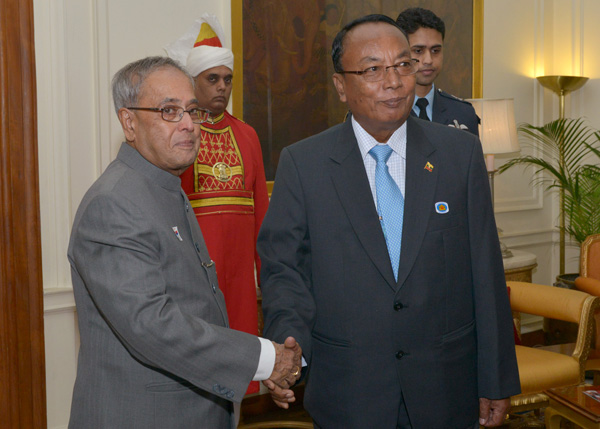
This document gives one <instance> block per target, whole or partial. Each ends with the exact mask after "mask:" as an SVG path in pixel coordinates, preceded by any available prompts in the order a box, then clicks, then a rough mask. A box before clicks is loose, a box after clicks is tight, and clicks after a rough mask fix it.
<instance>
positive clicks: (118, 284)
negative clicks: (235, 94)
mask: <svg viewBox="0 0 600 429" xmlns="http://www.w3.org/2000/svg"><path fill="white" fill-rule="evenodd" d="M113 98H114V104H115V110H116V112H117V115H118V117H119V121H120V123H121V127H122V128H123V132H124V134H125V140H126V142H125V143H123V144H122V146H121V149H120V150H119V153H118V155H117V159H116V160H115V161H113V162H112V163H111V164H110V165H109V166H108V167H107V169H106V170H105V171H104V173H103V174H102V175H101V176H100V178H99V179H98V180H97V181H96V182H95V183H94V184H93V185H92V187H91V188H90V189H89V191H88V192H87V193H86V195H85V196H84V198H83V200H82V202H81V204H80V206H79V209H78V211H77V215H76V217H75V221H74V224H73V229H72V233H71V240H70V243H69V250H68V257H69V262H70V264H71V274H72V281H73V292H74V295H75V301H76V304H77V314H78V319H79V331H80V338H81V346H80V350H79V360H78V367H77V379H76V381H75V387H74V391H73V402H72V406H71V419H70V422H69V427H70V428H110V429H113V428H140V429H142V428H143V429H147V428H157V429H159V428H160V429H163V428H179V427H194V428H201V427H204V428H231V429H232V428H234V427H235V421H234V419H233V412H232V410H233V406H232V402H237V403H239V402H240V401H241V400H242V398H243V397H244V394H245V392H246V389H247V387H248V383H249V382H250V381H251V380H252V379H254V380H266V379H271V382H272V383H276V384H277V385H278V386H281V388H283V389H285V390H286V391H287V389H286V388H287V387H289V386H290V385H291V384H293V383H294V382H295V381H296V380H297V379H298V378H299V373H300V366H301V361H300V355H301V350H300V348H299V347H298V345H297V344H296V343H295V341H294V339H293V338H288V339H286V340H285V345H283V344H275V343H272V342H271V341H268V340H265V339H263V338H257V337H256V336H253V335H249V334H247V333H244V332H239V331H235V330H232V329H229V322H228V319H227V311H226V308H225V301H224V299H223V294H222V292H221V290H220V289H219V284H218V281H217V276H216V271H215V264H214V262H213V261H212V260H211V259H210V256H209V254H208V251H207V249H206V245H205V243H204V239H203V237H202V232H201V231H200V228H199V226H198V222H197V221H196V217H195V216H194V212H193V210H192V208H191V206H190V202H189V200H188V198H187V196H186V195H185V193H184V192H183V190H182V189H181V180H180V178H179V176H180V175H181V174H182V173H183V171H184V170H185V169H186V168H188V167H189V166H190V165H191V164H192V163H193V162H194V159H195V158H196V156H197V154H198V148H199V145H200V139H199V136H200V124H202V123H203V122H205V121H206V120H207V119H208V113H207V111H206V110H204V109H202V108H201V107H200V106H199V104H198V100H197V99H196V96H195V95H194V84H193V80H192V78H191V76H190V75H189V74H188V73H187V72H186V71H185V70H184V69H183V68H182V67H181V66H180V65H178V64H177V63H176V62H175V61H173V60H171V59H169V58H163V57H149V58H145V59H143V60H139V61H136V62H133V63H131V64H128V65H127V66H125V67H124V68H122V69H121V70H120V71H119V72H117V73H116V74H115V76H114V78H113ZM290 392H291V391H290Z"/></svg>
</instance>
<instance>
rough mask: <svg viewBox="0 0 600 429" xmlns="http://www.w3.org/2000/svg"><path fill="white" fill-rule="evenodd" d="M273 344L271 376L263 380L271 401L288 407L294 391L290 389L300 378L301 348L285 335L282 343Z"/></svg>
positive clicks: (292, 400)
mask: <svg viewBox="0 0 600 429" xmlns="http://www.w3.org/2000/svg"><path fill="white" fill-rule="evenodd" d="M273 345H274V346H275V367H274V368H273V372H272V373H271V376H270V377H269V378H268V379H267V380H265V381H263V384H264V385H265V386H266V387H267V388H268V389H269V392H270V393H271V397H272V398H273V401H274V402H275V403H276V404H277V405H278V406H279V407H281V408H288V407H289V403H290V402H294V401H295V400H296V398H295V397H294V392H293V391H292V390H291V389H290V387H292V386H293V385H294V384H295V383H296V381H298V379H299V378H300V373H301V371H302V349H301V348H300V346H299V345H298V343H297V342H296V340H295V339H294V337H287V338H286V339H285V341H284V343H283V344H277V343H275V342H274V343H273Z"/></svg>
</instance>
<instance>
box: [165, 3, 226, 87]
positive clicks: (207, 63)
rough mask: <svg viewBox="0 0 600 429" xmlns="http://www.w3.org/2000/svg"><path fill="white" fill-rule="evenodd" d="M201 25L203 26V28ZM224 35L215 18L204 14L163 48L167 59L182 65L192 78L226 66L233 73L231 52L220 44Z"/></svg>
mask: <svg viewBox="0 0 600 429" xmlns="http://www.w3.org/2000/svg"><path fill="white" fill-rule="evenodd" d="M202 24H205V25H204V27H203V26H202ZM207 26H208V28H207ZM213 33H214V35H213ZM224 34H225V33H224V31H223V27H221V24H220V23H219V20H218V19H217V17H216V16H215V15H211V14H208V13H205V14H203V15H202V16H201V17H200V18H198V19H197V20H196V21H194V23H193V24H192V26H191V27H190V28H189V29H188V31H186V33H185V34H184V35H183V36H181V37H180V38H179V39H177V40H176V41H174V42H173V43H170V44H168V45H167V46H165V50H166V51H167V54H168V55H169V57H171V58H172V59H174V60H176V61H178V62H179V63H181V64H182V65H184V66H185V67H186V69H187V70H188V72H190V74H191V75H192V76H194V77H196V76H198V75H199V74H200V73H202V72H203V71H205V70H208V69H210V68H213V67H217V66H226V67H229V69H231V71H233V52H231V49H227V48H223V45H222V42H221V41H222V40H224ZM211 35H213V37H210V36H211ZM211 45H212V46H211ZM214 45H216V46H214ZM194 46H195V47H194Z"/></svg>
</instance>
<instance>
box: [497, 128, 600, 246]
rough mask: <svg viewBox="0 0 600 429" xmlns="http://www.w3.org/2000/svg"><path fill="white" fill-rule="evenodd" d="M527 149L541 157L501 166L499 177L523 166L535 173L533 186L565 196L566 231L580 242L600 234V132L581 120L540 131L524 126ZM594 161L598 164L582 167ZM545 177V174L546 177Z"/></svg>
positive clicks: (522, 135) (510, 162)
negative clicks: (587, 161) (590, 160)
mask: <svg viewBox="0 0 600 429" xmlns="http://www.w3.org/2000/svg"><path fill="white" fill-rule="evenodd" d="M518 132H519V135H520V137H521V141H522V145H523V146H524V147H532V148H536V149H537V151H538V153H539V156H532V155H525V156H521V157H519V158H514V159H512V160H510V161H508V162H507V163H506V164H504V165H502V166H501V167H500V168H499V169H498V171H499V172H500V173H503V172H505V171H506V170H508V169H510V168H512V167H514V166H515V165H523V166H525V167H529V168H532V169H533V180H532V182H533V183H534V184H537V185H544V186H545V187H546V189H552V188H556V189H558V190H560V191H562V192H564V198H565V206H564V211H565V215H566V219H567V226H566V227H565V230H566V231H567V232H568V233H569V234H570V235H571V236H572V237H573V238H575V239H576V240H577V241H578V242H582V241H583V240H584V239H585V237H586V236H587V235H589V233H590V232H591V233H599V232H600V167H598V165H597V164H600V132H599V131H597V130H594V129H593V128H591V127H589V126H588V125H586V123H585V121H584V120H583V119H582V118H577V119H570V118H564V119H557V120H555V121H552V122H549V123H547V124H545V125H543V126H541V127H536V126H533V125H531V124H521V125H520V126H519V129H518ZM588 157H589V158H590V159H594V158H595V164H587V165H584V164H582V163H583V162H584V161H586V160H587V159H588ZM544 173H545V174H544Z"/></svg>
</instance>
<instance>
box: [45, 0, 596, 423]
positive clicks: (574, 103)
mask: <svg viewBox="0 0 600 429" xmlns="http://www.w3.org/2000/svg"><path fill="white" fill-rule="evenodd" d="M34 7H35V16H34V19H35V36H36V63H37V80H38V133H39V136H38V141H39V155H40V156H39V159H40V167H39V174H40V191H41V192H40V194H41V197H40V198H41V201H40V207H41V213H42V254H43V268H44V292H45V298H44V299H45V300H44V305H45V333H46V366H47V397H48V427H49V428H63V427H66V425H67V422H68V415H69V409H70V399H71V391H72V386H73V382H74V378H75V369H76V361H77V348H78V338H79V337H78V331H77V324H76V314H75V305H74V301H73V296H72V292H71V283H70V273H69V266H68V263H67V260H66V256H65V255H66V252H67V244H68V236H69V231H70V226H71V223H72V220H73V217H74V214H75V210H76V209H77V206H78V204H79V201H80V200H81V198H82V196H83V194H84V193H85V191H86V190H87V188H88V187H89V186H90V185H91V184H92V182H93V181H94V180H95V179H96V178H97V177H98V175H99V174H100V172H101V171H102V170H103V169H104V168H105V167H106V166H107V165H108V163H109V162H110V161H111V160H112V159H113V157H114V156H115V154H116V151H117V148H118V146H119V142H120V140H121V130H120V127H119V125H118V122H117V120H116V116H115V114H114V111H113V109H112V104H111V102H112V101H111V98H110V95H109V93H110V89H109V88H110V78H111V76H112V75H113V73H114V72H115V71H116V70H118V69H119V68H120V67H121V66H123V65H124V64H126V63H128V62H130V61H132V60H135V59H138V58H141V57H143V56H146V55H154V54H162V53H163V52H162V46H164V45H165V44H166V43H168V42H170V41H172V40H173V39H175V38H176V37H177V36H179V35H180V33H182V32H183V31H184V30H185V29H186V28H187V26H189V25H190V24H191V21H192V20H193V19H194V18H195V17H197V16H199V15H200V14H201V13H202V12H205V11H206V12H212V13H214V14H216V15H217V16H218V17H219V19H220V21H221V23H222V25H223V27H224V29H225V32H226V34H227V36H226V37H228V40H227V41H226V44H227V45H229V46H230V44H231V38H230V34H231V22H230V21H231V20H230V16H231V9H230V2H229V1H226V0H222V1H209V0H179V1H177V2H165V1H157V0H128V1H119V0H34ZM484 15H485V17H484V73H483V75H484V88H483V95H484V97H485V98H507V97H512V98H514V99H515V113H516V119H517V122H522V121H527V122H533V123H536V124H541V123H543V122H544V121H548V120H550V119H553V118H556V117H557V116H558V103H557V97H556V96H554V95H553V94H551V93H549V92H547V91H544V90H543V89H542V88H541V87H540V86H539V84H537V82H536V81H535V80H534V78H533V77H534V76H535V74H536V71H540V70H541V73H544V72H545V73H546V74H551V73H554V71H552V69H553V68H556V67H558V66H563V65H565V63H566V64H567V66H568V67H570V68H571V70H573V72H574V73H575V72H578V71H579V70H582V72H583V73H584V74H585V75H587V76H589V77H590V78H592V80H591V81H590V82H588V83H587V85H586V86H585V87H584V89H582V90H580V91H578V92H577V93H574V94H572V96H570V97H569V98H568V100H567V115H568V114H569V113H571V114H572V115H573V116H579V115H585V116H587V117H588V118H589V119H590V121H591V122H592V124H593V125H594V126H596V127H600V118H599V117H598V115H597V114H596V112H598V111H600V97H599V96H598V95H600V94H599V93H600V83H598V82H597V81H596V80H594V79H593V78H594V77H595V71H596V70H600V59H598V56H597V55H596V52H595V50H596V44H597V43H596V41H597V40H600V27H599V26H598V25H597V24H596V21H597V18H598V17H600V2H597V0H529V1H523V0H485V5H484ZM584 59H585V61H584ZM541 73H540V74H541ZM499 162H503V161H502V160H501V159H500V160H499ZM529 181H530V174H529V173H525V174H523V173H522V172H520V171H517V170H515V171H510V172H508V173H506V174H504V175H501V176H498V177H497V180H496V211H497V221H498V225H499V226H500V227H501V228H502V229H503V230H504V240H503V241H504V242H505V243H506V244H508V245H509V247H511V248H516V249H521V250H526V251H529V252H532V253H534V254H536V256H537V258H538V264H539V267H538V269H537V271H536V272H535V274H534V280H535V281H537V282H540V283H551V282H552V279H553V277H554V276H555V275H556V274H557V272H556V271H557V270H556V263H557V259H558V256H557V255H558V249H557V248H556V246H555V243H556V242H557V240H558V235H557V233H556V231H555V229H554V225H555V223H556V222H555V219H556V217H557V204H556V201H555V199H554V198H553V196H552V195H548V194H545V193H543V192H541V191H540V190H539V189H534V188H532V187H531V186H530V185H529ZM576 255H577V252H576V251H575V250H574V249H572V251H571V252H570V253H569V254H568V256H569V258H568V261H567V262H568V270H571V271H576V270H577V259H576Z"/></svg>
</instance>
